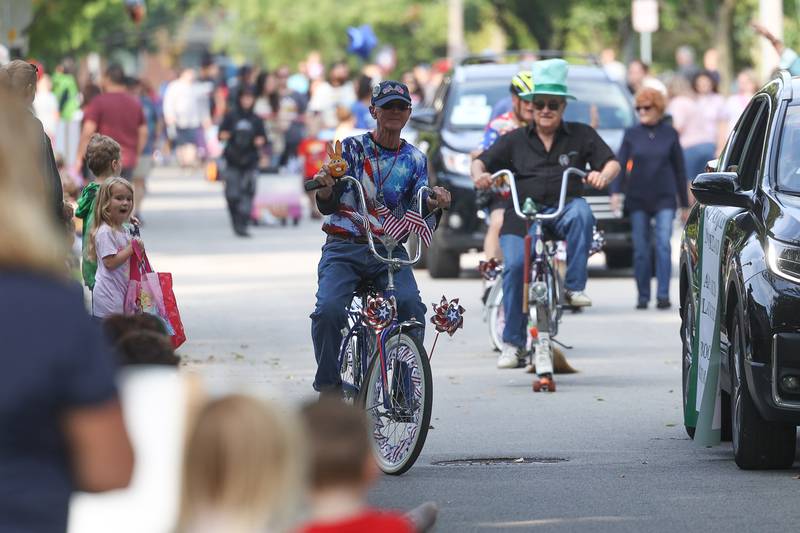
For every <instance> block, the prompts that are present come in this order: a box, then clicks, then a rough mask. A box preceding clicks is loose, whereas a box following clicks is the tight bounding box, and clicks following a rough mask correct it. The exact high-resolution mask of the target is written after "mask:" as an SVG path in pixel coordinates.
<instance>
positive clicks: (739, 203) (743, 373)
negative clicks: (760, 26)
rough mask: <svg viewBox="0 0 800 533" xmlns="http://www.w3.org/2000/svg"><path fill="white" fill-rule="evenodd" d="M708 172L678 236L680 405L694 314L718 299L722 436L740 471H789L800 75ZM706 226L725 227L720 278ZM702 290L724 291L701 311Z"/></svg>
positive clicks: (759, 105)
mask: <svg viewBox="0 0 800 533" xmlns="http://www.w3.org/2000/svg"><path fill="white" fill-rule="evenodd" d="M707 170H713V172H706V173H704V174H699V175H698V176H697V177H696V178H695V179H694V180H693V182H692V191H693V192H694V195H695V197H696V198H697V200H698V203H697V204H696V205H695V206H694V208H693V209H692V211H691V213H690V216H689V219H688V221H687V223H686V226H685V228H684V231H683V236H682V240H681V259H680V295H681V324H682V327H681V339H682V342H683V364H682V368H683V381H684V397H683V401H684V408H685V407H686V404H687V402H688V401H690V400H688V399H687V391H688V390H689V389H690V387H689V385H690V382H689V381H688V380H689V379H690V376H692V375H693V372H692V367H693V365H694V364H695V361H693V356H692V350H691V347H692V343H693V342H694V341H695V338H694V335H695V323H696V320H697V318H698V316H700V315H698V314H696V311H697V310H698V308H700V309H701V310H702V312H704V313H705V312H707V311H708V309H709V302H712V303H711V305H712V306H714V307H717V308H718V309H719V330H720V332H719V349H720V365H719V368H720V370H719V378H720V388H721V391H722V394H721V396H722V398H721V407H722V409H721V412H722V419H721V422H722V436H723V438H729V439H731V440H732V441H733V452H734V457H735V460H736V464H737V465H739V467H741V468H747V469H751V468H788V467H790V466H791V465H792V463H793V462H794V459H795V447H796V445H797V440H796V426H797V425H798V424H800V78H794V79H792V78H791V77H790V76H789V74H788V73H787V72H782V73H781V74H780V75H779V76H778V77H777V78H776V79H774V80H772V81H771V82H770V83H768V84H767V85H766V86H765V87H764V88H763V89H761V90H760V91H759V92H758V93H757V94H756V95H755V96H754V97H753V98H752V100H751V101H750V103H749V104H748V106H747V108H746V109H745V111H744V112H743V113H742V115H741V117H740V118H739V121H738V124H737V125H736V127H735V128H734V131H733V132H732V133H731V135H730V138H729V139H728V142H727V145H726V147H725V149H724V150H723V151H722V155H721V156H720V158H719V159H718V160H717V161H713V162H710V163H709V168H708V169H707ZM709 206H715V207H713V208H711V207H709ZM709 209H713V210H714V211H713V218H711V217H712V214H711V213H712V212H711V211H709V213H708V215H706V213H705V212H706V211H707V210H709ZM702 220H706V222H705V223H706V224H708V223H709V222H708V220H712V221H714V222H712V224H714V226H716V227H719V230H718V235H717V236H716V237H714V238H713V239H711V240H710V242H713V243H714V244H716V243H717V242H719V243H721V244H720V245H719V246H720V248H719V249H720V255H719V258H720V261H719V265H720V266H719V272H714V273H711V275H707V276H703V275H702V271H701V268H702V261H700V259H701V251H702V250H703V249H705V246H704V245H703V244H702V242H701V241H700V237H701V236H700V235H699V233H700V232H701V231H704V230H703V226H701V221H702ZM706 234H708V232H706V231H704V233H703V235H706ZM712 236H713V234H712ZM712 264H713V263H712ZM706 274H708V272H706ZM717 274H718V275H719V280H720V281H719V284H718V285H717V282H716V279H715V277H716V276H717ZM709 283H710V284H711V285H708V284H709ZM703 285H705V286H706V291H715V292H717V294H719V303H718V305H717V304H714V303H713V298H711V300H704V305H699V302H700V301H701V300H700V294H701V290H702V286H703ZM714 307H711V308H710V309H711V310H714ZM709 315H710V316H713V315H714V314H713V313H709ZM710 346H713V343H711V344H710ZM687 431H688V432H689V434H690V435H693V433H694V429H693V428H692V427H688V426H687Z"/></svg>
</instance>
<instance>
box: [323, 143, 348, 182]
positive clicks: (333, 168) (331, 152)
mask: <svg viewBox="0 0 800 533" xmlns="http://www.w3.org/2000/svg"><path fill="white" fill-rule="evenodd" d="M325 148H326V150H327V151H328V157H330V158H331V160H330V161H329V162H328V172H330V174H331V176H332V177H334V178H336V179H339V178H341V177H342V176H344V175H345V174H346V173H347V161H345V160H344V158H343V157H342V142H341V141H336V148H335V149H334V148H333V147H332V146H331V145H330V144H329V145H327V146H326V147H325Z"/></svg>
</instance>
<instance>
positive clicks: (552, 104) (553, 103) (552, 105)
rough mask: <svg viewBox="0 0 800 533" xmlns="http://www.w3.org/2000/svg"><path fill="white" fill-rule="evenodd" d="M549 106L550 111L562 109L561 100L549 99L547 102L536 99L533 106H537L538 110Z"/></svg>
mask: <svg viewBox="0 0 800 533" xmlns="http://www.w3.org/2000/svg"><path fill="white" fill-rule="evenodd" d="M545 106H546V107H547V109H549V110H550V111H558V110H559V109H561V102H559V101H558V100H548V101H547V102H545V101H544V100H534V101H533V107H535V108H536V110H537V111H541V110H542V109H544V108H545Z"/></svg>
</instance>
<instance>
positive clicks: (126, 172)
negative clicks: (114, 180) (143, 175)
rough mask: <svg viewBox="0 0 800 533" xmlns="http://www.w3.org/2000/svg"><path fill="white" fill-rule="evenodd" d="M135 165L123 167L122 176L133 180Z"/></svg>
mask: <svg viewBox="0 0 800 533" xmlns="http://www.w3.org/2000/svg"><path fill="white" fill-rule="evenodd" d="M133 176H134V174H133V167H122V172H120V177H121V178H122V179H124V180H127V181H131V180H132V179H133Z"/></svg>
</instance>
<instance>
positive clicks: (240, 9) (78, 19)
mask: <svg viewBox="0 0 800 533" xmlns="http://www.w3.org/2000/svg"><path fill="white" fill-rule="evenodd" d="M33 3H34V9H35V11H34V21H33V23H32V25H31V27H30V28H29V35H30V44H31V55H32V56H35V57H38V58H41V59H43V60H45V61H47V62H52V61H56V60H57V59H59V58H60V57H62V56H63V55H65V54H69V53H71V54H76V55H81V54H83V53H85V52H88V51H100V52H102V53H106V54H108V53H111V52H113V50H114V49H116V48H126V49H128V50H132V49H136V48H137V47H141V46H148V45H151V40H150V37H151V35H152V33H153V31H154V30H155V29H156V28H159V27H167V28H171V27H173V25H174V24H175V23H177V22H179V21H180V20H181V19H182V18H185V17H186V15H187V13H191V8H192V7H194V6H197V9H196V12H198V13H201V14H206V15H207V16H209V17H212V18H214V22H215V25H216V27H217V40H216V43H215V44H216V46H217V48H219V49H220V50H225V51H227V52H229V53H231V54H232V55H234V56H235V57H239V58H241V59H247V60H250V61H255V62H259V63H262V64H265V65H267V66H269V67H274V66H277V65H278V64H283V63H285V64H289V65H290V66H294V65H296V64H297V62H299V61H302V60H303V59H304V58H305V57H306V55H307V54H308V52H309V51H310V50H318V51H320V52H321V53H322V55H323V58H324V60H325V61H326V62H331V61H334V60H336V59H341V58H345V57H346V52H345V50H346V47H347V35H346V29H347V27H348V26H360V25H362V24H370V25H371V26H372V28H373V30H374V31H375V33H376V35H377V36H378V39H379V40H380V42H381V44H387V45H391V46H393V47H394V48H395V50H396V52H397V59H398V69H406V68H408V67H409V66H411V65H413V64H416V63H419V62H428V61H431V60H434V59H436V58H438V57H443V56H444V55H445V53H446V49H447V0H393V1H392V2H386V1H385V0H147V8H148V15H147V18H146V19H145V21H144V22H143V23H142V24H141V25H140V26H136V25H134V24H133V23H132V22H131V21H130V20H129V18H128V17H127V15H126V13H125V10H124V0H58V1H54V0H33ZM463 3H464V26H465V33H466V35H465V37H466V41H467V44H468V46H469V49H470V51H472V52H473V53H479V52H482V51H483V50H484V49H486V48H489V47H497V46H498V43H502V45H504V46H505V47H507V48H508V49H525V48H533V49H536V48H540V49H541V48H557V49H566V50H568V51H573V52H580V53H599V52H600V50H601V49H602V48H604V47H611V48H615V49H616V50H618V51H619V52H620V54H619V56H620V58H622V59H624V60H629V59H632V58H634V57H637V56H638V34H636V33H635V32H634V31H633V29H632V28H631V20H630V9H631V0H558V1H556V0H463ZM758 3H759V2H758V0H659V6H660V20H661V28H660V29H659V31H658V32H657V33H656V34H655V35H654V36H653V45H654V50H653V52H654V58H653V59H654V63H655V65H654V66H655V68H656V71H665V70H669V69H671V68H673V67H674V50H675V48H676V47H678V46H679V45H682V44H688V45H691V46H692V47H693V48H694V49H695V50H697V52H698V61H700V56H701V54H702V52H703V51H704V50H706V49H708V48H710V47H712V46H714V47H717V48H721V49H726V48H727V50H728V51H729V52H730V53H728V54H725V57H723V62H724V64H723V68H727V69H729V70H730V71H735V70H737V69H739V68H742V67H745V66H748V65H750V64H752V63H753V61H754V55H753V50H754V49H755V47H756V45H757V44H758V43H759V38H758V37H756V36H755V35H754V33H753V32H752V31H751V30H750V29H749V27H748V23H749V22H750V21H751V20H753V19H754V18H755V17H756V15H757V12H758ZM784 12H785V14H786V16H785V28H784V30H785V41H786V43H787V44H788V45H789V46H793V47H800V0H784ZM498 36H499V37H498ZM348 59H349V60H350V61H351V62H352V63H353V64H356V63H357V62H358V60H357V59H355V58H353V57H350V58H348Z"/></svg>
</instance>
